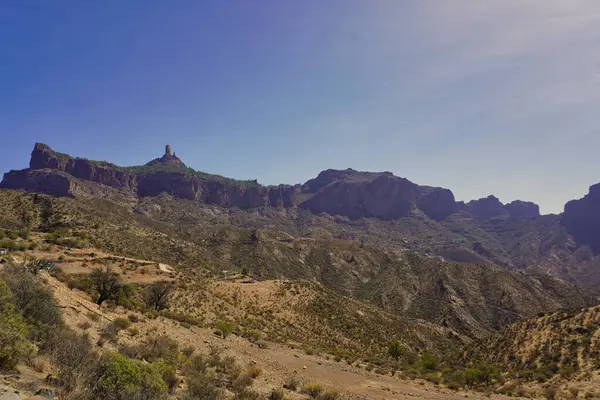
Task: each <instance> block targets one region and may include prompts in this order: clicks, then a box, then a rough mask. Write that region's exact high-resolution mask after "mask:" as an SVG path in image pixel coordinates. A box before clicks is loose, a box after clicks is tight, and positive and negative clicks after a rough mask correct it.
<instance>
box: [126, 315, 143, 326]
mask: <svg viewBox="0 0 600 400" xmlns="http://www.w3.org/2000/svg"><path fill="white" fill-rule="evenodd" d="M127 319H128V320H129V321H130V322H131V323H134V324H135V323H137V322H140V317H138V316H137V315H136V314H129V315H128V316H127Z"/></svg>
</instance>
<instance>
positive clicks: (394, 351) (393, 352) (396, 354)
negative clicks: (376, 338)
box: [388, 341, 406, 362]
mask: <svg viewBox="0 0 600 400" xmlns="http://www.w3.org/2000/svg"><path fill="white" fill-rule="evenodd" d="M405 353H406V348H405V347H404V346H402V344H401V343H400V342H398V341H396V342H392V343H390V344H389V346H388V354H389V355H390V357H392V358H393V359H394V360H396V362H398V361H399V360H400V357H402V356H403V355H404V354H405Z"/></svg>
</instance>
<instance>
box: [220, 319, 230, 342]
mask: <svg viewBox="0 0 600 400" xmlns="http://www.w3.org/2000/svg"><path fill="white" fill-rule="evenodd" d="M217 331H218V332H219V334H220V335H221V337H222V338H223V339H226V338H227V336H229V335H230V334H231V332H233V325H231V323H229V322H223V321H221V322H218V323H217Z"/></svg>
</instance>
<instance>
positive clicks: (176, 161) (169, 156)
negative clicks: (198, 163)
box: [146, 145, 187, 168]
mask: <svg viewBox="0 0 600 400" xmlns="http://www.w3.org/2000/svg"><path fill="white" fill-rule="evenodd" d="M146 165H147V166H155V165H174V166H180V167H183V168H187V166H186V165H185V164H184V163H183V161H181V159H180V158H179V157H177V156H176V155H175V153H174V152H173V153H172V152H171V146H170V145H166V146H165V154H164V155H163V156H162V157H160V158H155V159H154V160H152V161H150V162H149V163H147V164H146Z"/></svg>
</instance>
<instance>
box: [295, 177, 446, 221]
mask: <svg viewBox="0 0 600 400" xmlns="http://www.w3.org/2000/svg"><path fill="white" fill-rule="evenodd" d="M302 189H303V191H304V192H307V193H312V194H313V195H312V197H310V198H309V199H308V200H306V201H304V202H302V203H301V204H300V205H299V207H301V208H304V209H307V210H310V211H311V212H313V213H323V212H325V213H328V214H332V215H335V214H338V215H344V216H347V217H349V218H352V219H358V218H362V217H375V218H379V219H384V220H391V219H396V218H401V217H408V216H409V215H411V213H412V212H413V211H417V210H420V211H422V212H423V213H425V214H426V215H428V216H429V217H430V218H433V219H436V220H440V219H443V218H445V217H447V216H449V215H450V214H453V213H455V212H457V211H458V210H457V208H456V202H455V200H454V194H452V192H451V191H450V190H448V189H442V188H430V187H422V186H418V185H416V184H414V183H412V182H411V181H409V180H408V179H404V178H399V177H397V176H394V175H393V174H391V173H389V172H382V173H370V172H358V171H354V170H351V169H348V170H343V171H338V170H327V171H323V172H321V173H320V174H319V176H317V178H315V179H312V180H310V181H308V182H306V184H304V186H303V188H302Z"/></svg>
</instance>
